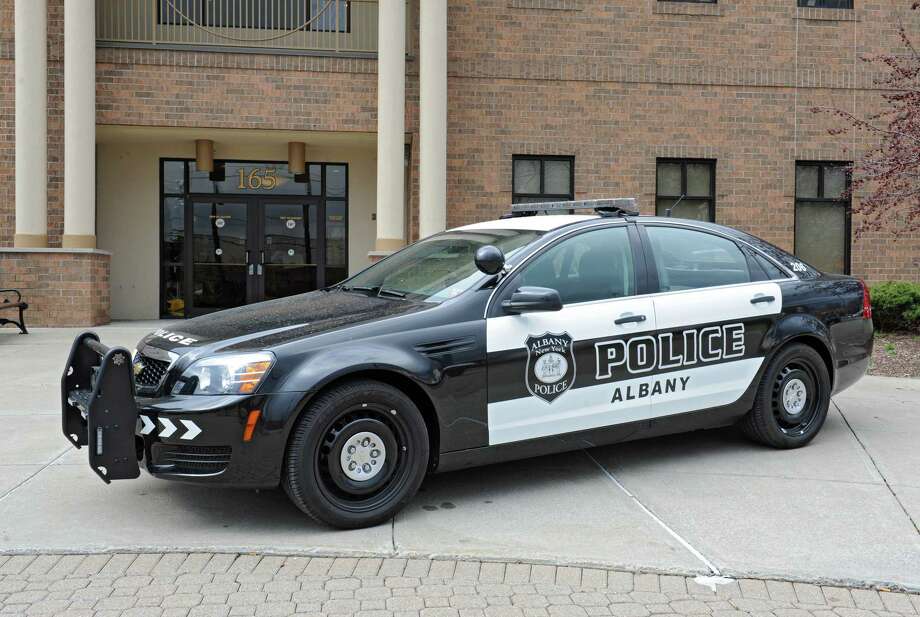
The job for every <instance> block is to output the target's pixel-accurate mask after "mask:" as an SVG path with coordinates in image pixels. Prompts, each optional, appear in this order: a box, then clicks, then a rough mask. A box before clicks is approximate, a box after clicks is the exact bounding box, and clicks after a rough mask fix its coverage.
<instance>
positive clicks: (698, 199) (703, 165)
mask: <svg viewBox="0 0 920 617" xmlns="http://www.w3.org/2000/svg"><path fill="white" fill-rule="evenodd" d="M656 163H657V166H656V173H655V212H656V214H657V215H658V216H667V211H668V210H671V216H673V217H676V218H683V219H694V220H697V221H709V222H715V220H716V161H715V160H712V159H665V158H662V159H657V161H656Z"/></svg>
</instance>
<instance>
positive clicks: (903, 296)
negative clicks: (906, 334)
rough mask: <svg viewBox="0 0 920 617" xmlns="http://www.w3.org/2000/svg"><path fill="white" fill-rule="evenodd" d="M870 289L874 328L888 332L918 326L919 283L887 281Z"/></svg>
mask: <svg viewBox="0 0 920 617" xmlns="http://www.w3.org/2000/svg"><path fill="white" fill-rule="evenodd" d="M870 291H871V294H872V320H873V322H874V323H875V327H876V328H878V329H879V330H885V331H888V332H891V331H897V330H914V331H916V330H917V329H918V328H920V284H918V283H907V282H904V281H888V282H885V283H879V284H878V285H874V286H873V287H872V289H871V290H870Z"/></svg>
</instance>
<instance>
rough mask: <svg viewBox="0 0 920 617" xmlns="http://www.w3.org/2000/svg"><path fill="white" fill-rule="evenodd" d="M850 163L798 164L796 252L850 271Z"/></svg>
mask: <svg viewBox="0 0 920 617" xmlns="http://www.w3.org/2000/svg"><path fill="white" fill-rule="evenodd" d="M849 165H850V164H849V163H808V162H798V163H796V165H795V254H796V256H797V257H801V258H802V259H803V260H804V261H806V262H808V263H810V264H813V265H814V266H815V267H816V268H818V269H819V270H821V271H823V272H833V273H836V274H848V273H849V271H850V197H849V188H850V177H849Z"/></svg>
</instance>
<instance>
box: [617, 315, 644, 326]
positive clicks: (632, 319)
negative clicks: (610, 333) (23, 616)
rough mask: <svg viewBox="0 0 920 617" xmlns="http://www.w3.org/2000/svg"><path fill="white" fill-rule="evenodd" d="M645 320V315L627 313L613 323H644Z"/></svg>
mask: <svg viewBox="0 0 920 617" xmlns="http://www.w3.org/2000/svg"><path fill="white" fill-rule="evenodd" d="M643 321H645V315H626V316H624V317H620V318H619V319H617V320H615V321H614V322H613V323H615V324H616V325H618V326H619V325H622V324H625V323H642V322H643Z"/></svg>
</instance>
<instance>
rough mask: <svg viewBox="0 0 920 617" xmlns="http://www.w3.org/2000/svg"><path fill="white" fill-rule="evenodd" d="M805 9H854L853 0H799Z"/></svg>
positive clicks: (800, 5) (801, 6)
mask: <svg viewBox="0 0 920 617" xmlns="http://www.w3.org/2000/svg"><path fill="white" fill-rule="evenodd" d="M798 3H799V7H800V8H803V9H806V8H807V9H852V8H853V0H798Z"/></svg>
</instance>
